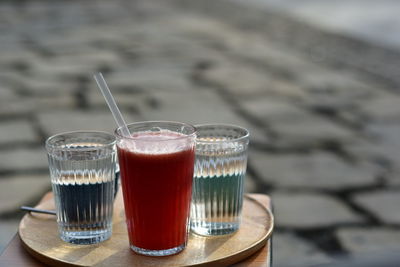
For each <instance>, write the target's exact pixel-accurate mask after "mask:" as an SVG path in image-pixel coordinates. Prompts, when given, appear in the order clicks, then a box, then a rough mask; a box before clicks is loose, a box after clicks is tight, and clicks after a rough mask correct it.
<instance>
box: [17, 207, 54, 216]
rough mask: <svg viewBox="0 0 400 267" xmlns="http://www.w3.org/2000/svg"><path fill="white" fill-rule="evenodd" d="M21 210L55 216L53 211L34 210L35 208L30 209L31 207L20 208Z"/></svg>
mask: <svg viewBox="0 0 400 267" xmlns="http://www.w3.org/2000/svg"><path fill="white" fill-rule="evenodd" d="M21 210H25V211H30V212H37V213H44V214H50V215H56V212H55V211H54V210H42V209H36V208H32V207H27V206H21Z"/></svg>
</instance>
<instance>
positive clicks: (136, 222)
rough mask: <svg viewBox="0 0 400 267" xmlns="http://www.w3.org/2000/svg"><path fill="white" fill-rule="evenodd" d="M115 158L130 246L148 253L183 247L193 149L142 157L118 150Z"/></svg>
mask: <svg viewBox="0 0 400 267" xmlns="http://www.w3.org/2000/svg"><path fill="white" fill-rule="evenodd" d="M161 143H162V142H161ZM153 145H157V144H154V143H153ZM118 157H119V164H120V168H121V177H122V179H121V181H122V188H123V194H124V203H125V215H126V220H127V225H128V234H129V241H130V244H131V245H134V246H136V247H139V248H143V249H149V250H165V249H170V248H174V247H177V246H180V245H182V244H184V243H185V242H186V241H187V224H188V219H189V212H190V200H191V196H192V181H193V167H194V166H193V165H194V148H193V147H188V149H187V150H181V151H176V152H172V153H168V154H167V153H165V154H145V153H140V152H132V151H129V150H127V149H126V148H121V147H118Z"/></svg>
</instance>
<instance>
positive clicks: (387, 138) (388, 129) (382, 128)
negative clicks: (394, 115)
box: [365, 123, 400, 147]
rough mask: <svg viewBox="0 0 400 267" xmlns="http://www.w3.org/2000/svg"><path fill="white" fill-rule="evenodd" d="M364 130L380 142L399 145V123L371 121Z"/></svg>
mask: <svg viewBox="0 0 400 267" xmlns="http://www.w3.org/2000/svg"><path fill="white" fill-rule="evenodd" d="M365 131H366V132H367V133H368V134H370V135H372V136H373V137H376V138H377V139H378V140H379V141H380V142H381V143H385V144H388V145H392V146H396V147H400V135H399V132H400V123H371V124H369V125H367V127H366V129H365Z"/></svg>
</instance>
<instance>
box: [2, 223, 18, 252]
mask: <svg viewBox="0 0 400 267" xmlns="http://www.w3.org/2000/svg"><path fill="white" fill-rule="evenodd" d="M18 225H19V220H0V254H1V253H2V252H3V250H4V249H5V248H6V247H7V245H8V243H9V242H10V240H11V239H12V238H13V237H14V235H15V234H16V233H17V231H18Z"/></svg>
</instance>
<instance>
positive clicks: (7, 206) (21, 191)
mask: <svg viewBox="0 0 400 267" xmlns="http://www.w3.org/2000/svg"><path fill="white" fill-rule="evenodd" d="M49 190H51V183H50V177H49V175H21V176H9V177H2V178H1V179H0V200H1V201H0V213H2V212H11V211H16V210H18V209H19V207H20V206H22V205H29V204H30V203H32V202H35V201H39V200H40V198H41V197H42V195H43V194H44V193H45V192H47V191H49Z"/></svg>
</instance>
